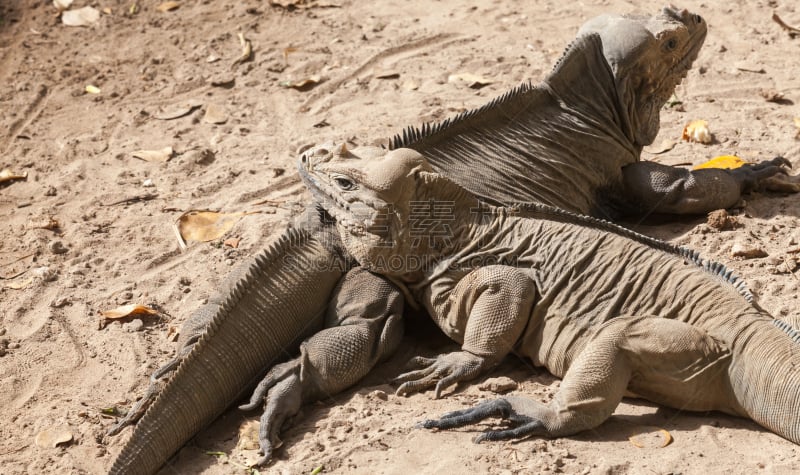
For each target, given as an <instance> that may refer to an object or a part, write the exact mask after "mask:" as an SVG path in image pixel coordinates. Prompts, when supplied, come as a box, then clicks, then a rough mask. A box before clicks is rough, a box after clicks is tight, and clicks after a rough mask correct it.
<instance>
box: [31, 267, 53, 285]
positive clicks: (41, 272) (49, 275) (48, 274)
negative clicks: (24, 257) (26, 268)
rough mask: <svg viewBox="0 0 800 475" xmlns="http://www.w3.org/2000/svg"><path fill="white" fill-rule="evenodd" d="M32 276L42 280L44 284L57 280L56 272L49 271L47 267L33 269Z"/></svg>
mask: <svg viewBox="0 0 800 475" xmlns="http://www.w3.org/2000/svg"><path fill="white" fill-rule="evenodd" d="M33 275H34V276H35V277H38V278H40V279H42V280H43V281H45V282H51V281H54V280H56V279H57V278H58V272H56V271H54V270H52V269H50V268H49V267H47V266H42V267H37V268H35V269H33Z"/></svg>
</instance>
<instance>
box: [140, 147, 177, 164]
mask: <svg viewBox="0 0 800 475" xmlns="http://www.w3.org/2000/svg"><path fill="white" fill-rule="evenodd" d="M174 153H175V151H174V150H172V147H164V148H162V149H160V150H137V151H135V152H133V153H131V155H133V156H134V157H136V158H139V159H142V160H144V161H145V162H166V161H167V160H169V159H170V158H172V155H173V154H174Z"/></svg>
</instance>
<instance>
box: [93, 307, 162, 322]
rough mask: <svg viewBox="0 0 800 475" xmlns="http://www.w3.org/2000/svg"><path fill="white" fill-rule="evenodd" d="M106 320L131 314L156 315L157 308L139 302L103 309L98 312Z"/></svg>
mask: <svg viewBox="0 0 800 475" xmlns="http://www.w3.org/2000/svg"><path fill="white" fill-rule="evenodd" d="M100 314H101V315H103V317H104V318H106V319H107V320H115V319H118V318H125V317H129V316H131V315H158V310H154V309H152V308H150V307H146V306H144V305H139V304H130V305H123V306H121V307H117V308H114V309H111V310H104V311H102V312H100Z"/></svg>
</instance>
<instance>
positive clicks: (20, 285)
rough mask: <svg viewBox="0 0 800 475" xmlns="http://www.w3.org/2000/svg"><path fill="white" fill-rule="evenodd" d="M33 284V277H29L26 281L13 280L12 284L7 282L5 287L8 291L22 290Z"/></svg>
mask: <svg viewBox="0 0 800 475" xmlns="http://www.w3.org/2000/svg"><path fill="white" fill-rule="evenodd" d="M32 283H33V277H27V278H25V279H19V280H12V281H11V282H6V284H5V286H6V288H7V289H12V290H22V289H24V288H26V287H28V286H29V285H31V284H32Z"/></svg>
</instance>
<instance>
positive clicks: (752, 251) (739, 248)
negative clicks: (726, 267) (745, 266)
mask: <svg viewBox="0 0 800 475" xmlns="http://www.w3.org/2000/svg"><path fill="white" fill-rule="evenodd" d="M768 255H769V254H767V251H765V250H763V249H761V248H760V247H756V246H749V245H745V244H742V243H736V244H734V245H733V247H731V256H733V257H742V258H744V259H757V258H760V257H767V256H768Z"/></svg>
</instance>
